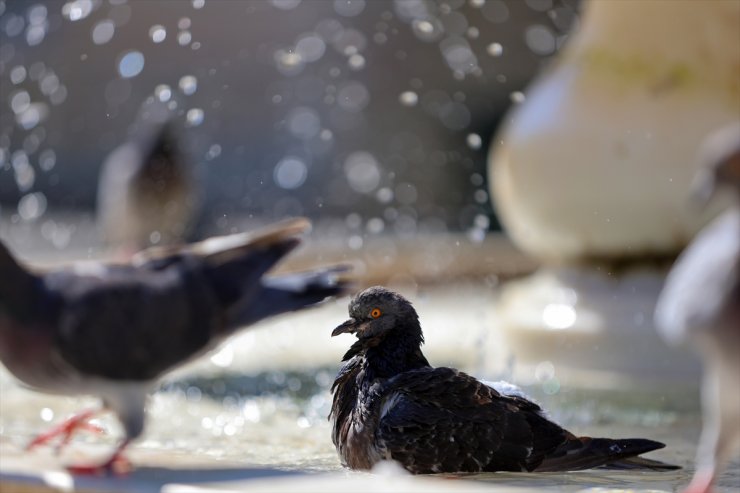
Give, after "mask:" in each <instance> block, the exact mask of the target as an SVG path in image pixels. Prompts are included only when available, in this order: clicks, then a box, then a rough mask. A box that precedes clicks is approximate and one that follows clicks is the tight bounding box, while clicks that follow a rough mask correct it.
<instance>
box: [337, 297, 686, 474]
mask: <svg viewBox="0 0 740 493" xmlns="http://www.w3.org/2000/svg"><path fill="white" fill-rule="evenodd" d="M349 314H350V317H351V318H350V319H349V320H347V321H346V322H344V323H343V324H342V325H340V326H339V327H337V328H336V329H334V331H333V332H332V336H336V335H338V334H342V333H345V332H349V333H354V334H355V335H356V336H357V339H358V340H357V342H355V343H354V344H353V345H352V347H351V348H350V350H349V351H348V352H347V353H346V354H345V355H344V359H343V361H345V363H344V365H343V366H342V369H341V370H340V371H339V375H338V376H337V378H336V380H335V381H334V385H333V386H332V392H334V401H333V404H332V409H331V414H330V419H332V427H333V433H332V440H333V442H334V445H335V446H336V448H337V451H338V453H339V456H340V458H341V460H342V463H343V464H344V465H345V466H348V467H350V468H352V469H370V468H371V467H372V466H373V465H374V464H375V463H377V462H379V461H381V460H385V459H392V460H395V461H398V462H399V463H400V464H401V465H402V466H403V467H405V468H406V469H407V470H408V471H410V472H412V473H414V474H421V473H441V472H483V471H488V472H493V471H572V470H580V469H588V468H592V467H598V466H609V467H615V468H650V469H655V470H667V469H676V468H677V467H676V466H672V465H669V464H665V463H662V462H659V461H654V460H650V459H645V458H642V457H637V456H638V455H639V454H642V453H645V452H650V451H651V450H656V449H659V448H662V447H664V445H663V444H662V443H658V442H654V441H652V440H646V439H642V438H631V439H623V440H612V439H609V438H589V437H577V436H575V435H573V434H572V433H570V432H568V431H566V430H564V429H563V428H561V427H560V426H559V425H557V424H555V423H554V422H552V421H551V420H550V419H548V417H547V416H546V415H545V414H544V412H543V410H542V409H541V408H540V407H539V406H538V405H537V404H535V403H534V402H532V401H530V400H528V399H527V398H526V397H525V396H524V395H523V394H522V393H521V392H520V391H518V389H517V388H516V387H515V386H512V385H510V384H509V385H508V386H506V385H498V386H497V387H498V389H496V388H494V387H493V386H491V385H489V384H486V383H484V382H481V381H479V380H477V379H475V378H473V377H471V376H469V375H466V374H465V373H463V372H461V371H458V370H455V369H452V368H433V367H432V366H430V365H429V363H428V362H427V359H426V358H425V357H424V355H423V354H422V352H421V349H420V346H421V344H422V343H423V342H424V337H423V335H422V331H421V326H420V324H419V318H418V316H417V314H416V311H415V310H414V308H413V306H411V303H410V302H409V301H408V300H406V299H405V298H403V297H402V296H401V295H399V294H397V293H394V292H392V291H389V290H387V289H385V288H383V287H372V288H369V289H367V290H365V291H363V292H361V293H360V294H358V295H357V296H356V297H355V298H353V299H352V301H351V302H350V305H349Z"/></svg>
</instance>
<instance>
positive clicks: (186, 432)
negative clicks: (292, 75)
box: [0, 285, 740, 492]
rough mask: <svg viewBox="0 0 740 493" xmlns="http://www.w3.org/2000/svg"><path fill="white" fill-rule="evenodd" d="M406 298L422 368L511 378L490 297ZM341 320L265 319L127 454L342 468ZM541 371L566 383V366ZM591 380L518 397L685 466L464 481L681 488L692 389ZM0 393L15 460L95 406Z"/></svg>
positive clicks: (155, 406)
mask: <svg viewBox="0 0 740 493" xmlns="http://www.w3.org/2000/svg"><path fill="white" fill-rule="evenodd" d="M414 294H415V299H416V306H417V309H418V310H419V312H420V314H421V319H422V324H423V326H424V327H425V328H426V336H427V344H426V346H425V350H426V353H427V356H428V357H429V359H430V360H431V361H432V362H433V364H437V365H454V366H458V367H460V368H463V369H465V370H467V371H469V372H471V373H474V374H476V375H479V376H481V377H485V378H498V377H500V376H502V375H505V374H506V373H509V374H511V370H512V366H516V365H515V364H513V365H512V363H511V360H509V362H508V363H507V364H500V361H498V362H497V361H496V360H502V359H503V360H506V355H505V350H504V349H503V344H502V341H501V340H500V338H498V337H497V336H496V335H495V334H496V331H495V324H496V319H495V309H494V308H495V298H494V295H493V293H492V292H491V291H490V288H483V287H482V286H476V285H467V286H460V287H456V288H455V289H434V290H431V291H428V290H421V292H417V293H414ZM345 316H346V299H345V300H338V301H336V302H330V303H329V304H328V305H326V306H324V307H322V308H319V309H315V310H313V311H310V312H304V313H299V314H294V315H288V316H284V317H281V318H278V319H275V320H272V321H268V322H266V323H264V324H262V325H261V326H259V327H257V328H255V329H254V330H251V331H248V332H245V333H244V334H241V335H240V336H238V337H236V338H235V339H233V340H232V341H231V342H230V343H229V344H227V345H226V346H224V347H223V348H221V349H220V350H217V351H214V352H213V353H211V354H210V355H207V356H205V357H203V358H201V359H200V360H198V361H196V362H194V363H191V364H190V365H188V366H187V367H184V368H182V369H180V370H178V371H177V372H175V373H173V374H171V375H170V376H169V377H168V379H167V380H166V381H165V382H163V383H162V385H161V387H160V389H159V390H158V391H157V392H156V393H155V394H154V395H153V396H152V398H151V399H150V402H149V406H148V421H147V428H146V432H145V435H144V436H143V437H142V438H141V439H139V440H138V441H137V443H136V444H135V446H134V452H135V454H134V456H136V453H137V452H138V453H145V454H146V455H147V456H149V457H151V456H152V454H154V456H160V455H161V456H162V458H166V461H173V462H175V463H178V461H182V460H184V459H187V460H190V461H192V460H194V459H197V458H200V459H207V460H208V461H216V462H219V463H220V462H223V463H224V464H229V465H234V464H236V465H243V466H244V467H270V468H277V469H282V470H286V471H288V470H290V471H305V472H320V471H337V470H341V465H340V463H339V461H338V459H337V456H336V453H335V451H334V447H333V445H332V443H331V438H330V428H329V423H328V421H327V418H326V417H327V415H328V413H329V408H330V402H331V395H330V394H329V387H330V385H331V382H332V380H333V377H334V374H335V372H336V370H337V368H338V365H339V360H340V358H341V355H342V354H343V351H344V350H345V349H346V348H347V347H348V346H349V344H350V342H351V336H346V337H338V338H333V339H332V338H330V337H329V333H330V332H331V329H332V328H333V327H334V326H336V325H337V324H339V323H340V322H341V321H343V320H344V319H345ZM497 363H498V364H497ZM546 370H547V371H550V372H551V371H557V372H560V373H559V374H561V375H567V371H566V370H565V369H560V368H554V369H552V368H547V369H546ZM533 371H537V370H533ZM539 371H540V372H542V371H543V369H542V368H539ZM526 372H527V370H524V371H523V372H518V374H526ZM514 373H517V372H514ZM517 378H519V377H517ZM594 380H595V381H593V382H591V384H590V385H588V388H584V387H583V386H582V385H575V384H573V383H572V382H573V381H574V380H570V379H568V378H567V377H563V379H562V385H561V386H560V388H559V389H555V390H554V391H553V389H551V388H549V387H547V386H544V385H538V384H532V385H529V386H528V391H529V392H531V393H532V395H533V396H534V397H535V398H536V399H537V400H538V401H539V402H540V403H541V404H542V405H543V406H544V407H545V408H546V409H548V410H549V412H550V414H551V416H552V417H553V418H554V419H556V420H558V421H559V422H560V423H562V424H564V425H566V426H567V427H568V428H569V429H571V430H572V431H574V432H575V433H578V434H588V435H592V436H613V437H636V436H643V437H649V438H652V439H656V440H660V441H663V442H665V443H666V444H667V447H666V448H665V449H663V450H661V451H658V452H655V453H653V454H652V455H651V457H653V458H657V459H660V460H665V461H668V462H672V463H676V464H679V465H681V466H684V469H683V470H681V471H677V472H667V473H657V472H638V473H635V472H622V471H604V470H594V471H585V472H578V473H567V474H510V473H505V474H502V473H498V474H483V475H466V476H465V478H466V479H471V480H476V481H490V482H494V483H496V484H498V485H501V484H504V485H517V486H530V487H536V488H541V489H552V490H565V491H570V490H578V489H582V488H585V487H601V488H639V489H655V490H665V491H674V490H675V489H676V488H678V487H679V486H680V485H682V484H685V483H686V482H687V481H688V479H689V478H690V474H691V472H692V466H691V463H692V459H693V454H694V447H695V444H696V440H697V437H698V434H699V430H700V415H699V409H698V402H697V397H698V393H697V389H696V387H695V386H693V385H684V386H682V385H681V384H680V382H678V383H677V382H673V383H670V384H667V385H662V386H660V388H655V387H654V386H652V387H651V386H640V385H639V384H637V383H635V385H634V386H633V388H622V389H614V388H610V389H606V388H603V389H599V386H600V383H601V382H599V381H598V380H597V377H594ZM529 381H530V382H537V379H536V378H532V379H530V380H529ZM602 387H603V385H602ZM0 395H1V396H2V399H0V451H2V452H3V453H12V454H19V453H21V452H20V449H21V447H22V446H23V445H24V444H26V443H27V442H28V441H29V440H30V439H31V438H32V437H33V436H34V435H35V434H37V433H39V432H40V431H42V430H45V429H48V428H49V427H50V426H51V424H52V423H54V422H57V421H59V420H60V419H62V418H65V417H67V416H69V415H70V414H72V413H73V412H75V411H78V410H80V409H83V408H89V407H93V406H95V405H96V400H95V399H93V398H64V397H52V396H47V395H42V394H37V393H34V392H31V391H28V390H26V389H23V388H20V387H19V386H17V385H16V384H15V383H14V381H13V380H12V379H11V377H10V376H9V375H8V374H7V373H6V372H5V371H4V370H3V371H2V373H0ZM101 423H102V424H104V426H105V427H106V428H107V429H108V430H109V431H110V432H111V433H110V435H109V436H106V437H99V436H93V435H91V434H88V433H85V432H81V433H80V434H79V435H78V436H77V437H76V438H75V441H76V442H78V443H81V442H86V443H97V444H100V443H103V444H106V445H108V446H112V445H113V444H114V443H115V440H116V437H118V436H120V435H119V433H120V429H119V428H118V423H117V422H116V421H115V419H113V418H112V417H111V416H105V415H103V416H102V417H101ZM72 447H74V444H73V445H72ZM739 466H740V465H739V464H738V463H737V462H735V463H734V464H733V465H732V466H731V467H730V471H729V472H728V473H727V474H726V475H725V476H724V477H723V479H722V482H721V483H720V488H719V491H720V492H730V491H737V487H738V483H739V481H740V467H739Z"/></svg>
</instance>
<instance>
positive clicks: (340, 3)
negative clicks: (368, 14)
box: [334, 0, 365, 17]
mask: <svg viewBox="0 0 740 493" xmlns="http://www.w3.org/2000/svg"><path fill="white" fill-rule="evenodd" d="M363 10H365V0H334V12H336V13H337V14H339V15H341V16H343V17H354V16H356V15H359V14H360V13H361V12H362V11H363Z"/></svg>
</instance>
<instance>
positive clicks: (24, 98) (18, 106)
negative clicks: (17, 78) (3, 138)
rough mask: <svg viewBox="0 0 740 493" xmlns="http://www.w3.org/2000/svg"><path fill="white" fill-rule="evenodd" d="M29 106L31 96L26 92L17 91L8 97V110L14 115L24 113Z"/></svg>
mask: <svg viewBox="0 0 740 493" xmlns="http://www.w3.org/2000/svg"><path fill="white" fill-rule="evenodd" d="M30 105H31V96H30V95H29V94H28V91H17V92H15V93H13V95H12V96H10V109H12V110H13V113H15V114H16V115H17V114H18V113H22V112H24V111H26V110H27V109H28V107H29V106H30Z"/></svg>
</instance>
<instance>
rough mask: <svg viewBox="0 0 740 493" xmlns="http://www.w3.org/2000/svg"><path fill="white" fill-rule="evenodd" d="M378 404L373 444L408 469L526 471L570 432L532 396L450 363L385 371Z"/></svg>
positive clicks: (424, 470) (533, 467)
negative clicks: (506, 392)
mask: <svg viewBox="0 0 740 493" xmlns="http://www.w3.org/2000/svg"><path fill="white" fill-rule="evenodd" d="M379 406H380V418H379V422H378V428H377V432H376V436H377V439H378V443H379V446H380V447H379V448H381V449H384V450H385V453H386V456H390V457H391V458H393V459H395V460H398V461H399V462H401V463H403V464H404V465H405V466H406V467H407V468H408V469H409V470H410V471H412V472H414V473H433V472H443V471H469V472H479V471H531V470H533V469H535V468H536V467H537V465H539V464H540V462H541V461H542V460H543V458H544V457H545V455H546V454H547V453H548V452H549V451H551V450H553V449H555V448H556V447H557V446H558V445H560V444H561V443H563V442H564V441H566V440H567V438H568V436H569V435H570V434H569V433H568V432H566V431H565V430H563V429H562V428H561V427H559V426H558V425H556V424H555V423H552V422H550V421H548V420H547V419H545V418H544V417H543V416H542V415H541V414H540V411H541V410H540V408H539V406H537V404H535V403H533V402H531V401H528V400H527V399H524V398H522V397H516V396H514V397H511V396H503V395H501V394H499V393H498V392H497V391H496V390H494V389H492V388H491V387H489V386H487V385H485V384H483V383H482V382H480V381H479V380H477V379H475V378H473V377H471V376H469V375H467V374H465V373H462V372H459V371H457V370H454V369H450V368H424V369H420V370H414V371H409V372H406V373H403V374H401V375H399V376H397V377H394V378H392V379H391V380H389V381H388V383H387V385H386V386H385V388H384V389H383V391H382V396H381V399H380V400H379Z"/></svg>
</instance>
